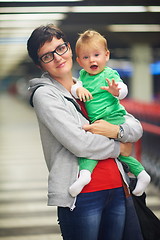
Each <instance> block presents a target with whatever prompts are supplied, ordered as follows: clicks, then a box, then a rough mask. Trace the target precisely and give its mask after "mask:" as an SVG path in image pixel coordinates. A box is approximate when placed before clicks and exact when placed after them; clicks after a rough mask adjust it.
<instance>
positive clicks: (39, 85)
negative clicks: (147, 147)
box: [27, 25, 142, 240]
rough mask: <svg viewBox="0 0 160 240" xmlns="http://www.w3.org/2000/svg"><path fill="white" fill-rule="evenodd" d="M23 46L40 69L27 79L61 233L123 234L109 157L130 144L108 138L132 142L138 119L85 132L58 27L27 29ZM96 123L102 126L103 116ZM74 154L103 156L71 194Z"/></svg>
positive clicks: (92, 239)
mask: <svg viewBox="0 0 160 240" xmlns="http://www.w3.org/2000/svg"><path fill="white" fill-rule="evenodd" d="M27 49H28V53H29V56H30V57H31V58H32V60H33V61H34V63H35V64H36V65H37V66H38V67H39V68H41V69H42V70H43V71H44V72H45V73H44V74H43V75H42V77H41V78H35V79H32V80H30V91H31V93H32V102H33V106H34V109H35V112H36V115H37V119H38V123H39V129H40V134H41V141H42V146H43V151H44V156H45V160H46V164H47V167H48V170H49V178H48V205H54V206H58V220H59V224H60V229H61V232H62V236H63V239H64V240H82V239H83V240H111V239H112V240H114V239H115V240H122V239H123V237H122V236H123V229H124V223H125V194H124V190H123V187H122V178H121V174H120V172H119V170H118V167H117V164H116V162H115V160H114V159H115V158H117V157H118V156H119V154H120V153H121V154H122V155H124V156H128V155H129V154H130V151H131V148H130V144H123V143H120V142H118V141H115V140H113V139H111V138H117V136H119V139H120V140H121V141H123V142H135V141H137V140H138V138H140V137H141V135H142V128H141V125H140V123H139V122H138V121H137V120H136V119H134V118H133V117H132V116H131V115H127V117H126V123H125V124H123V125H122V127H123V136H122V134H119V131H120V127H119V126H115V125H111V124H109V125H105V130H104V131H105V134H106V135H107V136H108V137H110V138H108V137H105V136H102V135H97V134H93V133H91V132H89V131H88V132H86V131H85V130H84V129H83V128H82V126H83V125H85V127H86V124H87V123H88V121H87V120H86V118H84V117H83V115H82V114H81V113H80V112H78V111H77V110H76V108H75V104H76V103H75V101H74V99H73V97H72V96H71V93H70V91H71V86H72V85H73V84H74V83H75V82H76V79H74V78H73V77H72V72H71V70H72V51H71V48H70V44H69V43H68V42H67V40H66V38H65V36H64V34H63V32H62V31H61V30H60V29H58V28H56V27H55V26H53V25H47V26H41V27H39V28H37V29H35V30H34V31H33V33H32V34H31V36H30V38H29V40H28V43H27ZM33 93H34V95H33ZM71 100H72V101H74V104H73V103H72V102H71ZM98 124H99V125H100V129H101V128H103V126H102V125H103V122H100V123H98ZM101 124H102V125H101ZM110 127H111V128H112V131H110ZM107 132H108V134H107ZM120 135H121V136H120ZM77 157H87V158H89V159H97V160H101V159H103V160H101V161H99V163H98V164H97V166H96V168H95V170H94V172H93V174H92V181H91V182H90V183H89V184H88V185H87V186H86V187H85V188H84V189H83V191H82V192H81V193H80V194H79V195H78V197H77V198H73V197H72V196H71V195H70V194H69V191H68V190H69V186H70V185H71V184H72V183H73V182H74V181H75V180H76V178H77V176H78V162H77ZM104 159H105V160H104ZM106 176H107V179H106Z"/></svg>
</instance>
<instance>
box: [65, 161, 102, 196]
mask: <svg viewBox="0 0 160 240" xmlns="http://www.w3.org/2000/svg"><path fill="white" fill-rule="evenodd" d="M97 163H98V161H96V160H91V159H86V158H79V166H80V173H79V177H78V179H77V180H76V181H75V182H74V183H73V184H72V185H71V186H70V188H69V193H70V194H71V196H72V197H76V196H77V195H78V194H79V193H80V192H81V191H82V189H83V188H84V186H85V185H87V184H88V183H89V182H90V181H91V174H92V171H93V169H94V168H95V166H96V165H97Z"/></svg>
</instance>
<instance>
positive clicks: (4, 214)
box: [0, 94, 160, 240]
mask: <svg viewBox="0 0 160 240" xmlns="http://www.w3.org/2000/svg"><path fill="white" fill-rule="evenodd" d="M147 204H148V206H149V207H150V208H151V209H152V210H153V211H154V213H155V214H156V215H157V216H158V217H159V218H160V192H159V190H158V189H156V188H155V187H154V186H153V185H152V184H150V186H149V188H148V190H147ZM2 239H3V240H51V239H52V240H61V239H62V238H61V236H60V232H59V227H58V224H57V217H56V208H55V207H48V206H47V169H46V165H45V162H44V159H43V154H42V148H41V143H40V138H39V131H38V125H37V120H36V117H35V114H34V111H33V109H32V108H31V107H30V106H29V105H27V104H26V102H25V101H22V100H20V99H16V98H14V97H12V96H9V95H3V94H2V95H0V240H2Z"/></svg>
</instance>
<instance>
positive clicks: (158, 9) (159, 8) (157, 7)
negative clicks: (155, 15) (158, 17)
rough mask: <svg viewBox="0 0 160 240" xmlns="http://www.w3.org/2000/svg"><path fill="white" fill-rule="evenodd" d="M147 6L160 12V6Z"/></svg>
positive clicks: (148, 9) (148, 8)
mask: <svg viewBox="0 0 160 240" xmlns="http://www.w3.org/2000/svg"><path fill="white" fill-rule="evenodd" d="M146 8H147V11H149V12H160V6H148V7H146Z"/></svg>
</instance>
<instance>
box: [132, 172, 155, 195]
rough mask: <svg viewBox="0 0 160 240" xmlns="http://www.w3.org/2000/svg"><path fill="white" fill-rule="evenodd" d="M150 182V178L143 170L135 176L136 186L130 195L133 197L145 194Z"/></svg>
mask: <svg viewBox="0 0 160 240" xmlns="http://www.w3.org/2000/svg"><path fill="white" fill-rule="evenodd" d="M150 181H151V177H150V176H149V175H148V173H147V172H146V171H145V170H143V171H142V172H140V173H139V174H138V176H137V184H136V187H135V189H134V190H133V192H132V193H133V194H134V195H135V196H141V195H142V194H143V193H144V192H145V190H146V188H147V186H148V184H149V183H150Z"/></svg>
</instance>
